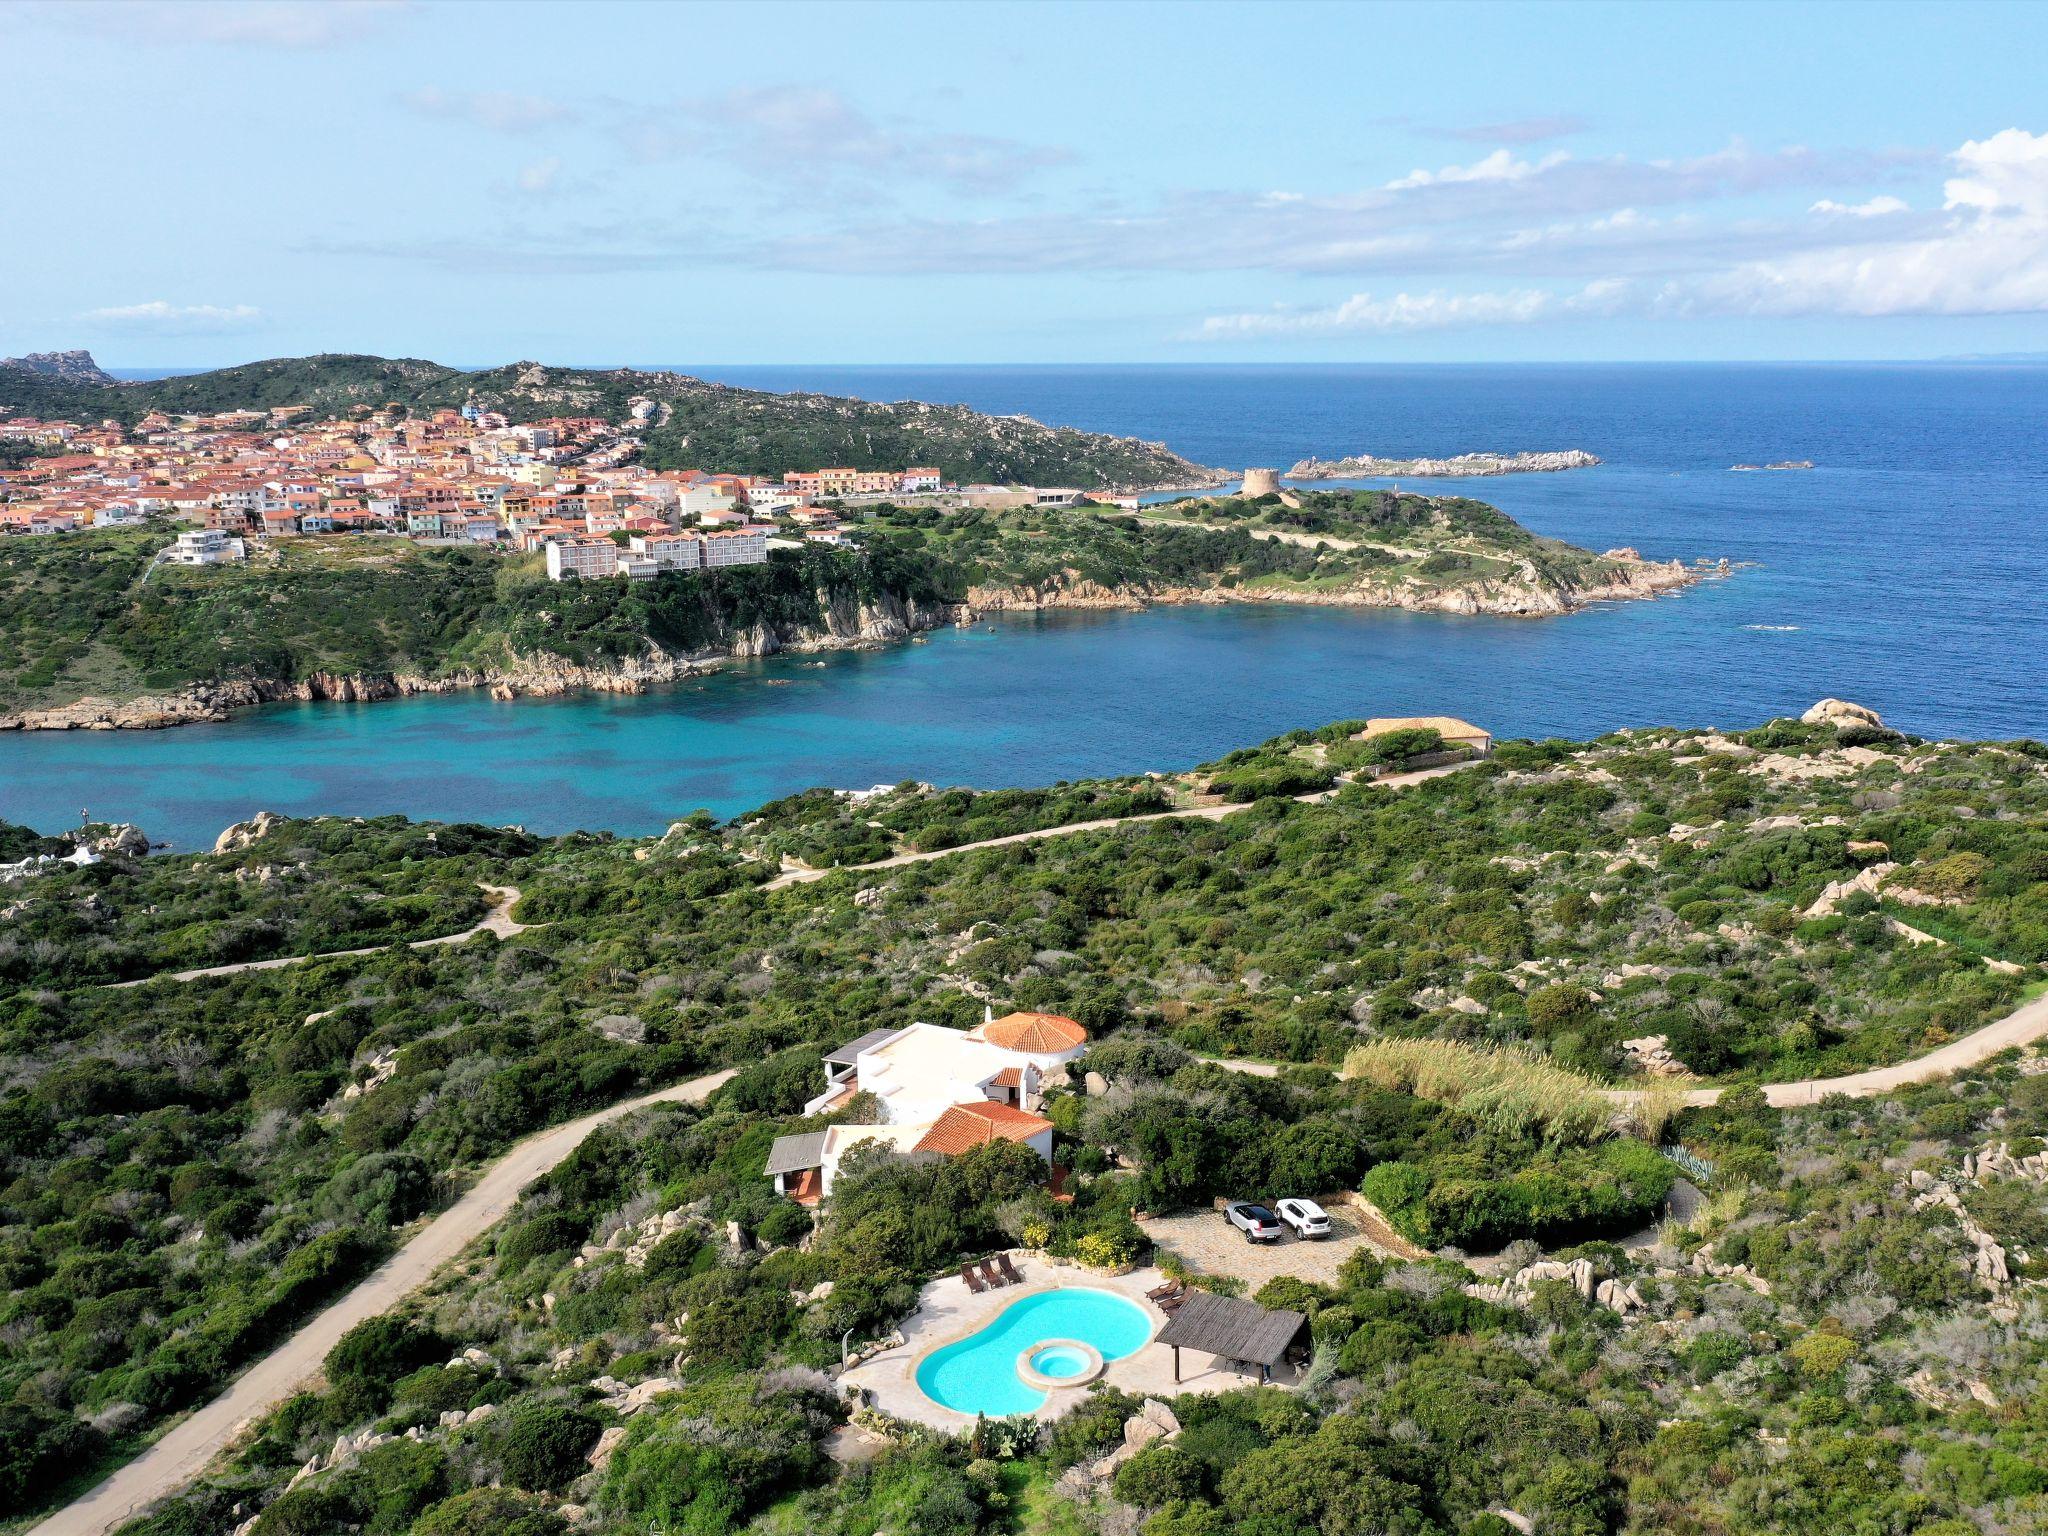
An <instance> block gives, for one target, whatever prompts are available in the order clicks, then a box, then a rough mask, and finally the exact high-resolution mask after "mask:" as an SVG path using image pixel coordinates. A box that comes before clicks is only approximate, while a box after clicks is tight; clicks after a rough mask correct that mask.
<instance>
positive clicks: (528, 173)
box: [513, 155, 562, 197]
mask: <svg viewBox="0 0 2048 1536" xmlns="http://www.w3.org/2000/svg"><path fill="white" fill-rule="evenodd" d="M561 179H562V157H561V156H560V155H543V156H542V157H541V158H540V159H538V160H533V161H529V162H528V163H527V164H525V165H522V166H521V167H520V168H519V174H518V176H517V177H515V178H514V179H513V185H514V186H516V187H518V188H519V190H520V191H522V192H524V193H526V194H527V195H528V196H529V197H545V196H547V195H548V194H549V193H550V192H554V191H556V190H558V188H559V186H560V184H561Z"/></svg>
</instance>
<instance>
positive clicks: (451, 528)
mask: <svg viewBox="0 0 2048 1536" xmlns="http://www.w3.org/2000/svg"><path fill="white" fill-rule="evenodd" d="M653 410H654V407H653V404H652V402H641V403H640V404H637V405H635V407H634V408H633V413H632V414H633V416H634V417H635V418H636V419H637V418H640V417H644V416H648V415H651V414H652V413H653ZM6 445H14V446H15V448H16V452H15V454H14V455H13V456H14V457H15V458H16V459H18V460H19V463H18V464H17V466H16V467H13V468H0V533H16V534H28V535H38V534H44V535H47V534H64V533H75V532H78V531H80V530H82V529H88V528H99V529H106V528H125V527H134V526H137V525H140V524H142V523H144V522H146V521H147V520H148V519H150V518H151V517H153V516H154V517H164V518H172V519H177V520H180V521H184V522H189V523H192V524H194V525H195V526H193V527H191V528H189V529H187V530H185V531H183V532H181V533H179V534H178V536H177V539H176V542H175V543H174V544H173V545H171V546H170V547H169V548H167V549H166V550H165V551H164V553H163V558H164V559H166V560H169V561H172V562H174V563H177V564H182V565H218V564H223V563H226V562H229V561H235V560H241V559H245V558H247V555H248V553H249V543H248V541H249V540H253V539H283V538H292V537H297V536H301V535H310V534H346V533H362V534H390V535H399V536H403V537H406V538H410V539H415V540H427V541H445V542H449V543H455V544H461V545H466V546H477V547H483V548H501V549H510V550H519V551H524V552H528V553H540V554H543V555H544V556H545V558H546V560H547V571H548V575H549V577H550V578H551V579H553V580H557V581H560V580H564V579H574V578H577V577H591V576H627V577H647V576H652V575H654V574H655V573H656V572H658V571H662V570H702V569H708V568H711V567H717V566H727V565H758V564H760V563H762V562H763V561H765V560H766V559H767V558H768V545H769V541H770V538H771V536H774V535H777V534H778V533H779V534H781V535H782V536H783V537H785V538H786V539H788V540H791V541H801V542H808V543H815V544H824V545H833V546H836V545H840V544H843V543H845V542H847V539H848V535H847V532H846V530H845V529H844V528H843V527H842V525H841V523H840V520H839V510H838V509H839V508H842V507H844V506H846V505H849V504H850V505H855V506H858V505H862V504H864V503H872V502H877V501H882V500H887V501H889V502H891V503H894V504H913V505H914V504H920V503H930V504H937V505H947V506H955V507H962V506H964V507H991V508H1004V507H1018V506H1075V505H1078V504H1079V503H1080V502H1081V501H1083V500H1084V499H1085V496H1086V493H1085V492H1083V491H1082V490H1080V489H1079V488H1075V487H1057V488H1039V487H1020V486H999V485H976V484H969V485H965V486H962V485H959V484H956V483H953V482H951V481H949V480H948V478H947V476H946V475H945V473H944V472H943V471H942V470H940V469H938V468H936V467H931V466H906V467H904V468H902V469H890V470H861V469H854V468H850V467H846V466H824V467H821V468H817V469H805V470H792V471H790V472H788V473H786V474H782V475H748V474H735V473H731V472H727V471H706V470H701V469H673V470H654V469H649V468H647V467H646V466H645V465H643V464H640V463H638V462H637V460H638V458H639V455H640V447H641V445H640V443H639V442H638V440H637V439H636V438H635V437H634V435H633V434H632V432H631V430H630V426H628V427H621V426H619V425H617V424H614V423H612V422H608V421H606V420H604V419H603V418H600V417H593V416H568V417H552V418H544V419H541V420H537V421H525V422H518V423H514V422H512V421H510V420H508V419H507V418H506V416H505V415H504V414H503V413H502V412H498V411H490V410H484V409H482V408H480V407H478V406H475V405H467V406H464V407H462V408H460V409H453V408H443V409H440V410H436V411H432V412H429V413H425V414H423V415H420V416H414V415H412V414H411V413H410V412H409V411H407V410H406V409H404V408H402V407H398V408H385V409H380V410H375V411H365V412H362V413H360V414H351V415H350V416H347V417H342V418H333V417H330V418H327V419H323V420H314V419H312V410H311V407H309V406H304V405H285V406H273V407H271V408H269V409H268V410H229V411H218V412H212V413H208V414H203V415H183V416H173V415H170V414H168V413H165V412H161V411H153V412H151V413H150V414H148V415H146V416H144V417H143V418H142V419H141V420H140V421H139V422H137V423H136V425H135V427H134V429H133V430H132V431H130V430H127V429H124V428H123V427H122V426H121V425H120V424H119V423H118V422H114V421H103V422H100V423H99V424H97V425H91V426H88V425H83V424H81V423H78V422H74V421H66V420H43V419H40V418H36V417H26V416H4V417H0V447H4V446H6ZM826 502H830V503H832V505H831V506H830V507H828V506H826V505H824V503H826Z"/></svg>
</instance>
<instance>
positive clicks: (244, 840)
mask: <svg viewBox="0 0 2048 1536" xmlns="http://www.w3.org/2000/svg"><path fill="white" fill-rule="evenodd" d="M284 820H285V818H284V817H282V816H280V815H278V814H277V813H276V812H275V811H258V812H257V813H256V814H255V815H254V816H252V817H250V818H249V820H247V821H238V822H236V823H235V824H234V825H233V826H231V827H229V828H227V829H226V830H225V831H223V832H222V833H221V835H220V836H219V837H217V838H215V839H214V840H213V851H214V852H215V853H240V852H241V851H242V850H243V849H244V848H247V847H248V846H249V845H250V844H251V843H254V842H256V841H257V840H258V839H259V838H264V837H268V836H269V835H270V834H271V832H272V831H273V830H274V829H275V828H277V827H279V826H281V825H282V824H283V823H284Z"/></svg>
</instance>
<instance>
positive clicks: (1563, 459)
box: [1287, 448, 1600, 480]
mask: <svg viewBox="0 0 2048 1536" xmlns="http://www.w3.org/2000/svg"><path fill="white" fill-rule="evenodd" d="M1599 462H1600V460H1599V459H1598V458H1597V457H1596V456H1595V455H1593V454H1590V453H1587V452H1586V451H1585V450H1584V449H1581V448H1567V449H1565V450H1563V451H1561V452H1555V453H1461V454H1459V455H1458V456H1457V457H1455V458H1450V459H1382V458H1377V457H1375V456H1374V455H1372V454H1370V453H1358V454H1352V455H1350V456H1349V457H1347V458H1342V459H1316V458H1308V459H1303V460H1301V461H1300V462H1299V463H1298V464H1296V465H1295V466H1294V467H1293V468H1292V469H1290V470H1288V471H1287V478H1288V479H1290V480H1361V479H1383V478H1385V477H1387V476H1390V475H1399V476H1401V477H1402V478H1403V479H1408V480H1464V479H1477V478H1482V477H1484V476H1488V475H1525V474H1554V473H1556V472H1557V471H1559V470H1565V469H1591V468H1592V467H1593V466H1594V465H1596V464H1598V463H1599Z"/></svg>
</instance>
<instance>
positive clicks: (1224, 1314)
mask: <svg viewBox="0 0 2048 1536" xmlns="http://www.w3.org/2000/svg"><path fill="white" fill-rule="evenodd" d="M1307 1334H1308V1319H1307V1318H1306V1317H1304V1316H1302V1315H1301V1313H1299V1312H1289V1311H1287V1310H1285V1309H1284V1308H1269V1307H1262V1306H1260V1305H1259V1304H1258V1303H1257V1302H1255V1301H1242V1300H1240V1299H1239V1298H1237V1297H1235V1296H1217V1295H1215V1294H1213V1293H1211V1292H1209V1291H1190V1292H1188V1294H1187V1296H1186V1298H1185V1299H1183V1300H1182V1301H1181V1303H1180V1305H1179V1306H1178V1307H1176V1308H1175V1309H1174V1313H1173V1315H1172V1316H1171V1317H1169V1318H1168V1319H1167V1320H1166V1326H1165V1327H1164V1328H1162V1329H1160V1330H1159V1337H1158V1338H1156V1339H1154V1340H1153V1342H1154V1343H1155V1344H1164V1345H1166V1346H1167V1347H1168V1348H1169V1349H1171V1350H1172V1351H1173V1379H1174V1380H1175V1381H1176V1382H1178V1381H1179V1380H1180V1352H1181V1351H1182V1350H1183V1349H1197V1350H1200V1351H1201V1352H1202V1353H1203V1354H1205V1355H1213V1356H1215V1358H1217V1359H1218V1360H1235V1361H1241V1362H1243V1363H1244V1364H1246V1365H1256V1366H1257V1367H1258V1368H1259V1379H1260V1380H1262V1381H1271V1380H1272V1379H1273V1367H1274V1366H1276V1365H1278V1364H1279V1363H1280V1362H1281V1361H1282V1360H1284V1359H1286V1358H1287V1353H1288V1351H1289V1350H1291V1349H1293V1348H1294V1347H1295V1345H1296V1344H1297V1343H1300V1342H1301V1341H1302V1340H1303V1339H1304V1338H1305V1337H1306V1336H1307Z"/></svg>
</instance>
